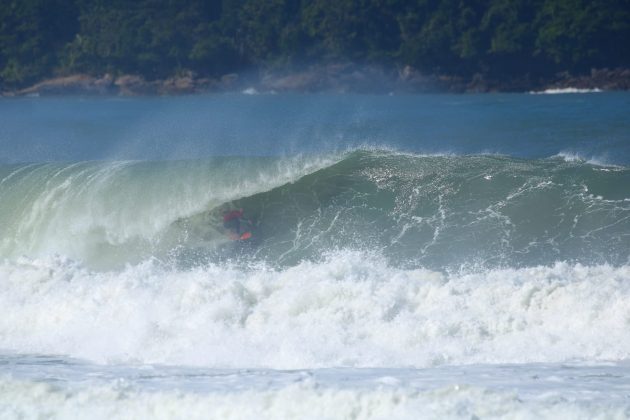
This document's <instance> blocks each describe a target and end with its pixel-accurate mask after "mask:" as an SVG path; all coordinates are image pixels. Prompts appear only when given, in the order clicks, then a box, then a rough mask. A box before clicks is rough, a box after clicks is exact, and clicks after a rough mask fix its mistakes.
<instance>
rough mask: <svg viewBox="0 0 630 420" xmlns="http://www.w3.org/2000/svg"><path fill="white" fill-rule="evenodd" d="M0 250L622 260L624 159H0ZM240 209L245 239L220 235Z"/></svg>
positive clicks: (457, 262)
mask: <svg viewBox="0 0 630 420" xmlns="http://www.w3.org/2000/svg"><path fill="white" fill-rule="evenodd" d="M2 170H3V175H2V181H1V182H2V184H1V185H0V196H1V198H2V199H1V200H0V219H2V225H3V226H4V228H3V229H4V232H3V235H2V242H0V253H1V254H2V256H4V257H5V258H7V257H8V258H15V257H18V256H21V255H25V256H28V257H30V258H40V257H45V256H49V255H55V254H59V255H63V256H67V257H70V258H72V259H75V260H79V261H81V262H83V263H84V264H88V265H89V266H92V267H101V268H112V267H121V266H123V265H124V264H126V263H138V262H140V261H143V260H145V259H147V258H149V257H154V258H158V259H160V260H163V261H170V262H173V263H175V265H177V266H178V267H182V266H185V267H191V266H197V265H202V266H203V265H204V264H208V263H216V262H219V261H224V260H226V259H234V258H241V257H242V258H244V259H245V260H247V261H250V260H252V259H254V260H257V261H265V262H267V263H269V264H274V265H276V266H281V267H286V266H290V265H295V264H298V263H300V262H301V261H306V260H310V261H317V260H319V259H320V258H321V256H322V255H323V254H324V253H325V252H327V251H329V250H331V249H336V250H343V249H353V250H362V251H366V250H368V251H373V252H378V253H379V255H383V256H385V257H386V258H387V259H388V261H389V262H391V263H393V264H394V265H397V266H402V267H427V268H431V269H442V268H444V267H447V268H457V267H461V266H464V265H465V266H470V265H474V266H484V267H526V266H532V265H539V264H545V265H549V264H553V263H554V262H555V261H572V262H580V263H583V264H589V265H593V264H613V265H623V264H627V263H628V262H629V258H630V241H628V237H630V187H629V186H630V170H628V169H627V168H623V167H604V166H597V165H593V164H590V163H588V162H585V161H583V160H580V159H569V158H567V157H566V156H565V157H564V158H562V159H557V158H552V159H543V160H521V159H514V158H510V157H504V156H419V155H405V154H399V153H395V152H385V151H378V150H376V151H361V150H359V151H354V152H350V153H347V154H345V155H342V156H336V157H330V158H314V157H309V158H285V159H271V158H217V159H212V160H204V161H193V162H119V163H79V164H74V165H59V164H46V165H32V166H21V167H4V168H3V169H2ZM233 208H242V209H244V211H245V216H246V217H247V218H248V219H251V224H252V232H253V237H252V239H251V240H248V241H247V242H243V243H235V242H232V241H230V240H229V239H228V237H227V235H226V232H225V231H224V228H223V226H222V220H221V215H222V212H223V211H225V210H228V209H233Z"/></svg>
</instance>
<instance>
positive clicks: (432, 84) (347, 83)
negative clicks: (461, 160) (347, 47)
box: [0, 64, 630, 97]
mask: <svg viewBox="0 0 630 420" xmlns="http://www.w3.org/2000/svg"><path fill="white" fill-rule="evenodd" d="M627 90H630V69H625V68H617V69H593V70H591V72H590V74H586V75H570V74H569V73H566V72H565V73H559V74H557V75H555V76H554V77H552V78H547V79H531V78H527V77H524V78H517V79H509V80H496V79H488V78H485V77H484V76H482V75H480V74H477V75H475V76H473V77H472V78H468V79H466V78H464V77H459V76H448V75H427V74H422V73H420V72H418V71H417V70H415V69H413V68H411V67H409V66H407V67H404V68H402V69H396V70H386V69H384V68H381V67H369V66H368V67H365V66H358V65H354V64H330V65H320V66H313V67H310V68H307V69H304V70H301V71H293V72H281V71H279V72H266V73H262V74H253V73H251V72H250V73H230V74H226V75H223V76H221V77H219V78H214V79H213V78H200V77H196V76H195V75H194V74H193V73H192V72H184V73H183V74H181V75H179V76H175V77H171V78H167V79H160V80H147V79H145V78H144V77H143V76H141V75H132V74H126V75H120V76H117V77H114V76H112V75H110V74H105V75H102V76H99V77H96V76H91V75H86V74H73V75H68V76H62V77H51V78H47V79H44V80H41V81H40V82H38V83H36V84H34V85H32V86H29V87H26V88H23V89H16V90H12V91H6V92H2V93H1V94H0V95H1V96H4V97H12V96H18V97H20V96H21V97H23V96H56V95H97V96H98V95H104V96H105V95H106V96H171V95H190V94H203V93H219V92H242V93H245V94H256V93H325V92H329V93H365V94H389V93H492V92H506V93H507V92H520V93H526V92H531V93H544V92H547V93H564V92H598V91H627Z"/></svg>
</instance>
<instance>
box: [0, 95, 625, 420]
mask: <svg viewBox="0 0 630 420" xmlns="http://www.w3.org/2000/svg"><path fill="white" fill-rule="evenodd" d="M628 117H630V95H629V94H627V93H586V94H563V95H528V94H521V95H518V94H512V95H421V96H411V95H410V96H368V95H240V94H229V95H216V96H195V97H177V98H130V99H119V98H76V97H73V98H22V99H3V100H2V101H0V290H1V292H0V308H1V309H0V315H1V316H0V416H6V417H21V416H25V417H37V416H42V415H51V416H52V417H61V418H66V417H77V416H84V417H88V416H89V417H92V418H110V417H112V416H115V417H145V416H157V415H158V414H156V413H159V415H160V416H164V417H167V418H170V417H183V416H184V414H183V413H186V417H192V418H196V417H199V418H201V417H207V416H211V417H220V418H225V417H231V418H252V417H253V416H256V417H263V418H322V417H324V418H350V417H359V418H391V417H400V418H417V417H418V416H420V417H449V418H471V417H473V416H476V417H480V418H486V417H490V418H492V417H519V418H521V417H522V418H540V417H547V418H557V417H572V418H591V417H593V416H595V415H601V416H603V417H615V416H617V417H620V418H623V417H628V416H630V404H628V402H627V401H626V400H627V398H626V394H627V391H628V387H630V381H629V380H628V368H627V361H628V358H629V356H630V350H629V349H630V334H628V320H629V319H630V118H628ZM235 208H242V209H243V211H244V215H245V217H246V218H247V219H248V220H249V222H248V224H249V225H250V226H251V227H250V230H251V232H252V234H253V235H252V238H251V239H249V240H247V241H236V242H235V241H232V240H230V239H229V237H228V235H227V234H226V231H225V229H224V228H223V221H222V215H223V213H224V212H225V211H226V210H230V209H235Z"/></svg>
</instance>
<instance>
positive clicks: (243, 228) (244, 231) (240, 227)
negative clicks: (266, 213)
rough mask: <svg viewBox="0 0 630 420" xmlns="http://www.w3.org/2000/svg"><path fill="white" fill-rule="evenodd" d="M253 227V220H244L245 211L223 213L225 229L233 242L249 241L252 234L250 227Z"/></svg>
mask: <svg viewBox="0 0 630 420" xmlns="http://www.w3.org/2000/svg"><path fill="white" fill-rule="evenodd" d="M251 225H252V222H251V220H248V219H245V218H243V209H238V210H226V211H225V212H223V227H224V228H225V229H226V230H227V231H228V234H229V236H230V239H232V240H238V239H249V238H250V237H251V236H252V234H251V232H249V230H248V227H251Z"/></svg>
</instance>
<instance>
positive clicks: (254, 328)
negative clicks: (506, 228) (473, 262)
mask: <svg viewBox="0 0 630 420" xmlns="http://www.w3.org/2000/svg"><path fill="white" fill-rule="evenodd" d="M0 287H1V288H2V290H3V293H2V294H0V307H2V308H3V311H2V312H3V316H2V317H0V337H2V346H3V347H4V350H9V351H13V352H23V353H35V354H66V355H71V356H76V357H80V358H86V359H90V360H95V361H99V362H104V361H107V362H134V363H135V362H142V363H166V364H177V365H182V364H184V365H204V366H211V367H242V366H248V367H269V368H281V369H285V368H313V367H330V366H351V367H378V366H390V367H391V366H416V367H426V366H436V365H443V364H462V363H464V364H467V363H522V362H563V361H569V360H589V361H595V360H623V359H626V358H628V357H629V356H630V350H629V349H630V337H628V335H627V333H626V332H627V325H628V319H630V267H628V266H622V267H617V268H614V267H611V266H607V265H600V266H591V267H589V266H582V265H572V264H567V263H557V264H555V265H553V266H548V267H545V266H540V267H531V268H524V269H497V270H486V271H482V272H477V273H468V274H466V273H452V274H445V273H441V272H436V271H431V270H426V269H401V268H395V267H392V266H390V265H388V264H387V263H386V262H385V261H384V259H382V258H379V257H378V256H375V255H369V254H363V253H335V254H333V255H331V256H330V257H329V258H328V259H326V260H324V261H322V262H319V263H313V262H302V263H300V264H298V265H296V266H294V267H290V268H286V269H283V270H277V269H273V268H271V267H265V266H256V267H250V268H247V269H244V268H239V267H234V266H229V265H225V264H223V265H209V266H206V267H204V268H197V269H193V270H186V271H177V270H173V269H172V268H168V267H164V266H163V265H162V264H159V263H157V262H155V261H152V262H151V261H150V262H145V263H143V264H140V265H136V266H129V267H127V268H126V269H124V270H122V271H121V272H93V271H90V270H88V269H86V268H84V267H82V266H80V265H77V264H76V263H73V262H71V261H68V260H63V259H47V260H35V261H33V260H26V259H24V260H20V261H16V262H5V263H4V264H2V265H1V266H0Z"/></svg>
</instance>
